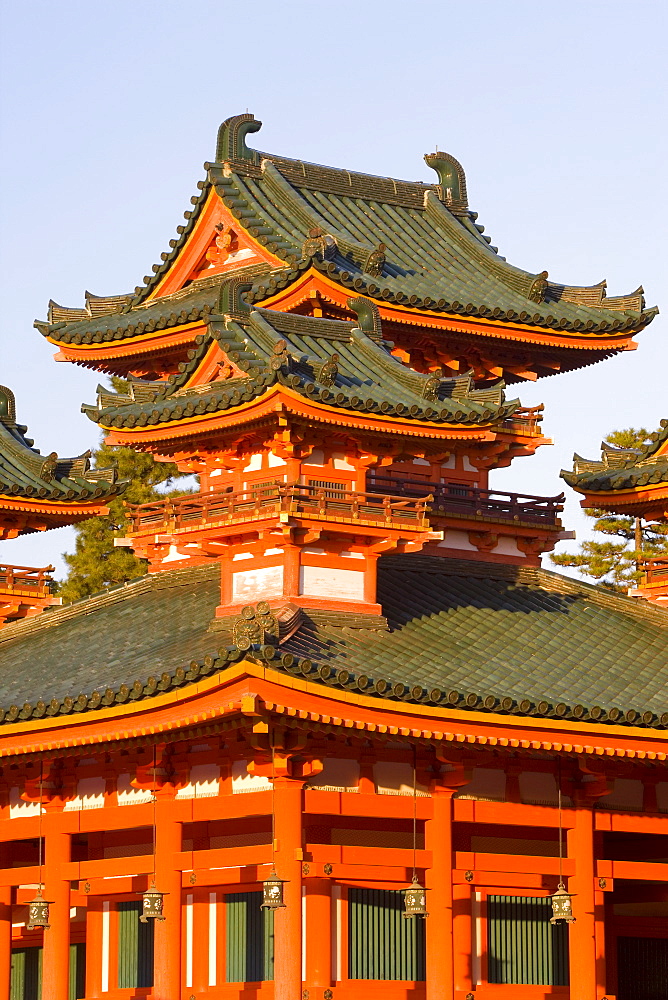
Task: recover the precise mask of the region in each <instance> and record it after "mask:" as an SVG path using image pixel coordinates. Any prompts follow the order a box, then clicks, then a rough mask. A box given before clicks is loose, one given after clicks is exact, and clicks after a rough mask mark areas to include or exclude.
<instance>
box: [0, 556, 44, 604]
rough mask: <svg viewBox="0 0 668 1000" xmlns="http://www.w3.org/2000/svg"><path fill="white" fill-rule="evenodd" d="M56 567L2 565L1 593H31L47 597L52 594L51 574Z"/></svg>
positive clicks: (0, 576)
mask: <svg viewBox="0 0 668 1000" xmlns="http://www.w3.org/2000/svg"><path fill="white" fill-rule="evenodd" d="M54 570H55V566H43V567H41V568H39V567H35V566H10V565H6V564H0V591H2V593H3V594H25V593H26V592H28V593H30V594H31V595H33V596H35V597H47V596H48V595H49V594H50V593H51V583H52V579H51V575H50V574H51V573H53V572H54Z"/></svg>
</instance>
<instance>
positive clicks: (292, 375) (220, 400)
mask: <svg viewBox="0 0 668 1000" xmlns="http://www.w3.org/2000/svg"><path fill="white" fill-rule="evenodd" d="M243 287H244V286H243V285H240V284H239V283H237V282H235V281H232V282H229V281H228V282H227V283H226V284H225V285H223V286H222V290H221V295H220V298H221V299H222V300H224V301H221V302H219V304H218V309H219V310H220V314H218V313H211V314H209V317H208V328H207V329H208V333H207V334H206V335H200V336H199V337H198V344H197V346H196V347H195V348H194V349H193V350H191V351H190V354H189V359H188V361H187V362H183V363H182V364H181V365H180V369H181V371H180V372H179V373H178V374H177V375H175V376H172V377H171V378H170V379H169V381H168V382H166V383H161V382H152V383H146V382H141V381H135V382H132V383H131V387H130V391H129V393H128V394H125V395H118V394H114V393H111V392H109V391H108V390H105V389H101V390H100V393H99V397H98V406H97V407H92V406H85V407H84V412H85V413H87V414H88V416H89V417H90V418H91V419H92V420H94V421H96V422H97V423H100V424H102V425H103V426H104V427H140V426H146V425H147V424H149V425H154V424H158V423H165V422H168V421H171V420H178V419H181V418H182V417H183V416H192V415H194V414H203V413H213V412H217V411H220V410H227V409H231V408H233V407H235V406H238V405H239V404H240V403H242V402H248V401H250V400H251V399H253V398H259V397H260V396H262V395H263V394H264V393H266V392H267V391H268V390H269V389H270V388H271V387H272V386H275V385H277V384H279V385H283V386H286V387H288V388H290V389H293V390H294V391H295V392H297V393H299V394H300V395H302V396H304V397H305V398H306V399H309V400H312V401H318V402H320V403H325V404H326V405H327V406H328V407H330V406H331V407H343V408H345V409H347V410H358V411H360V412H365V413H380V414H384V415H387V416H405V417H410V418H412V419H415V420H429V421H430V422H433V421H437V422H441V423H453V424H461V423H466V424H487V423H498V422H499V421H502V420H504V419H506V418H508V417H510V416H511V415H512V414H513V413H514V411H515V410H517V408H518V407H519V400H513V401H509V402H505V399H504V393H503V386H502V385H501V384H498V385H497V386H493V387H491V388H489V389H475V388H474V385H473V381H472V379H471V377H470V376H468V375H464V376H462V377H458V378H454V379H453V378H450V379H446V378H438V377H434V376H433V375H432V376H430V375H424V374H422V373H420V372H417V371H414V370H413V369H412V368H410V367H408V366H407V365H406V364H404V363H403V362H402V361H400V360H399V359H398V358H396V357H394V355H392V354H391V353H390V347H391V344H388V343H387V342H385V341H383V340H382V329H381V324H380V319H379V317H378V315H377V310H376V309H375V306H373V304H372V303H371V302H369V301H368V300H366V299H362V298H357V299H349V300H348V305H349V306H350V308H351V309H353V310H354V311H357V312H358V316H359V320H358V323H357V324H356V323H352V322H342V321H338V320H330V319H315V318H312V317H308V316H299V315H296V314H292V313H281V312H276V311H274V310H270V309H259V308H258V309H252V308H251V307H249V306H248V305H247V303H246V302H245V299H244V297H243V295H242V289H243ZM216 341H217V342H218V344H219V345H220V347H221V348H222V349H223V351H225V353H226V354H227V356H228V357H229V358H230V360H232V361H234V363H235V364H237V365H238V366H239V368H240V369H241V370H242V371H244V372H246V373H247V377H245V378H234V379H230V380H225V381H217V382H212V383H210V384H208V385H204V386H202V385H193V386H192V387H190V388H189V387H188V384H187V383H188V380H189V378H190V376H191V375H192V373H193V372H194V371H195V370H196V369H197V367H198V365H199V364H200V363H201V362H202V360H203V359H204V357H205V355H206V353H207V351H209V350H210V348H211V346H212V343H214V342H216ZM325 366H327V369H325Z"/></svg>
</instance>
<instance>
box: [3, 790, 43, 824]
mask: <svg viewBox="0 0 668 1000" xmlns="http://www.w3.org/2000/svg"><path fill="white" fill-rule="evenodd" d="M22 816H39V802H25V801H24V799H22V798H21V789H20V788H16V787H14V788H10V789H9V818H10V819H20V818H21V817H22Z"/></svg>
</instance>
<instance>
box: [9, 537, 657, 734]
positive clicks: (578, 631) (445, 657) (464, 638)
mask: <svg viewBox="0 0 668 1000" xmlns="http://www.w3.org/2000/svg"><path fill="white" fill-rule="evenodd" d="M379 598H380V600H381V601H382V604H383V611H384V613H385V615H386V616H387V620H388V622H389V630H388V629H384V628H382V627H380V628H379V627H377V626H376V627H373V628H368V627H366V628H363V627H351V626H349V625H347V624H346V623H345V619H344V618H343V616H341V615H340V614H339V615H332V616H328V615H327V613H326V612H319V613H315V612H312V613H311V615H310V616H309V615H308V613H307V614H305V615H304V620H303V621H302V624H301V626H300V627H299V629H298V630H297V632H295V633H294V635H292V636H291V638H289V639H288V640H287V641H286V642H285V643H284V644H283V645H281V646H280V647H279V649H278V650H275V649H274V648H273V647H263V649H262V650H258V651H257V653H253V654H251V655H257V656H260V657H262V656H265V657H266V658H267V659H268V660H269V661H270V662H271V666H272V667H275V668H276V669H277V670H282V671H287V672H290V673H297V674H299V675H300V676H302V675H305V676H307V677H308V678H309V680H313V681H315V682H316V683H322V684H323V685H334V686H339V687H344V688H347V689H348V690H358V691H363V692H365V693H366V694H371V695H374V694H375V695H378V696H382V697H383V698H394V699H398V700H407V701H418V702H425V703H432V704H433V703H436V704H441V705H445V706H447V705H456V706H457V707H459V708H463V709H466V708H470V709H476V710H478V711H480V710H483V711H484V710H486V709H487V710H489V711H495V712H507V713H515V714H520V715H528V716H532V715H542V716H547V717H554V718H556V719H558V718H577V719H582V720H584V721H587V720H595V721H598V722H605V721H610V722H616V723H620V722H621V723H624V722H627V723H633V724H635V725H645V726H656V725H659V726H664V727H665V726H668V611H665V610H662V609H659V608H654V607H651V606H646V605H644V604H643V605H639V604H638V603H637V602H635V601H633V600H632V599H631V598H625V597H619V596H617V595H613V594H609V593H606V592H605V591H602V590H599V589H598V588H596V587H592V586H590V585H588V584H583V583H580V582H578V581H575V580H571V579H569V578H567V577H562V576H559V575H557V574H555V573H549V572H545V571H542V570H528V569H520V568H517V567H509V566H501V565H499V566H483V565H481V564H480V563H467V562H458V561H456V560H446V559H442V558H435V557H426V556H390V557H384V558H382V559H381V560H380V563H379ZM218 600H219V567H218V565H217V564H215V563H214V564H209V565H205V566H200V567H196V568H194V569H188V570H177V571H173V572H166V573H160V574H156V575H154V576H150V577H144V578H142V579H141V580H138V581H135V582H133V583H130V584H128V585H126V586H125V587H122V588H118V589H117V590H115V591H112V592H110V593H107V594H103V595H100V596H98V597H93V598H90V599H88V600H86V601H82V602H80V603H78V604H75V605H71V606H69V607H65V608H62V609H59V610H56V611H53V612H49V613H47V614H44V615H41V616H39V617H38V618H35V619H32V620H29V621H27V622H23V623H20V624H16V625H10V626H8V627H7V628H5V629H4V630H3V631H2V633H0V705H1V706H2V707H3V709H4V711H3V713H2V716H3V719H4V721H12V720H14V719H17V718H30V717H31V716H32V715H37V716H40V715H44V714H45V713H46V714H56V715H57V714H68V713H70V712H79V711H86V710H91V709H94V708H95V707H98V706H100V705H105V704H113V703H114V701H117V702H123V701H127V700H128V699H130V700H132V699H140V698H150V697H151V695H153V694H155V693H156V692H160V691H163V690H167V689H168V688H170V687H171V686H181V685H183V684H187V683H188V682H189V681H191V680H194V679H195V678H196V677H197V676H199V675H200V674H202V673H211V672H213V671H215V670H218V669H221V668H223V667H224V666H225V664H226V663H227V662H228V661H233V660H238V659H239V658H240V657H241V656H242V655H243V654H241V653H240V652H239V651H238V650H236V649H234V648H233V647H230V646H228V645H225V644H224V643H225V641H226V639H229V634H228V632H227V631H226V628H225V622H221V621H220V620H217V621H216V623H215V629H214V630H211V631H207V629H208V628H209V626H210V622H211V618H212V615H213V612H214V608H215V607H216V604H217V603H218ZM374 621H375V620H374ZM378 621H379V622H381V623H382V619H380V620H378ZM351 625H354V626H358V625H359V616H351ZM221 626H222V627H221ZM95 691H97V692H99V694H97V695H94V694H92V693H93V692H95ZM81 692H85V696H84V697H83V698H79V695H80V693H81ZM50 699H55V701H54V702H53V703H50ZM40 702H42V704H41V705H40V704H39V703H40ZM10 706H15V707H14V708H10Z"/></svg>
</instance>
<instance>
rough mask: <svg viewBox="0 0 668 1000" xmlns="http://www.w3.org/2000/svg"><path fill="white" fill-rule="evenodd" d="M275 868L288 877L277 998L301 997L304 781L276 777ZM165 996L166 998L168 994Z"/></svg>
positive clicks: (277, 926)
mask: <svg viewBox="0 0 668 1000" xmlns="http://www.w3.org/2000/svg"><path fill="white" fill-rule="evenodd" d="M274 782H275V784H274V787H275V809H276V842H277V843H276V871H277V874H278V876H279V878H282V879H287V884H286V885H285V886H284V887H283V889H284V897H283V898H284V901H285V909H283V910H276V911H275V914H274V1000H295V998H296V1000H299V997H300V996H301V989H302V782H301V781H299V780H295V779H293V778H287V777H283V776H277V777H276V778H275V779H274ZM165 1000H166V998H165Z"/></svg>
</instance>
